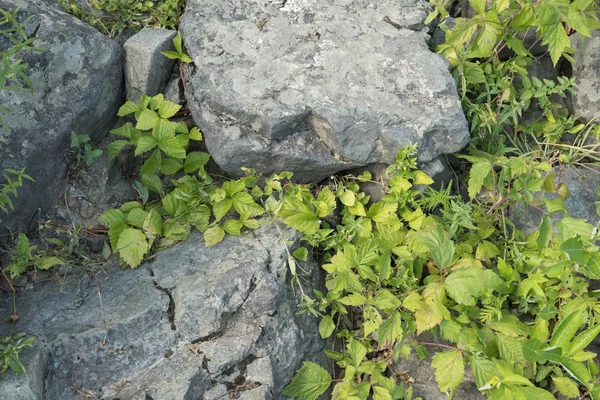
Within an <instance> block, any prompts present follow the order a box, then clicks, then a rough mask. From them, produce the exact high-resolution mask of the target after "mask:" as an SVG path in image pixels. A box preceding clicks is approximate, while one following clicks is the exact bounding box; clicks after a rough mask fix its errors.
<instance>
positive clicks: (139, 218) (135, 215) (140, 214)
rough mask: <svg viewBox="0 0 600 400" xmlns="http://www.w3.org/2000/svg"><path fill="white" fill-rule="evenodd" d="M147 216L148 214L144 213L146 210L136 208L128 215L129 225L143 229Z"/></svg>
mask: <svg viewBox="0 0 600 400" xmlns="http://www.w3.org/2000/svg"><path fill="white" fill-rule="evenodd" d="M147 215H148V212H147V211H144V209H142V208H134V209H133V210H131V211H130V212H129V213H128V214H127V223H128V224H129V225H133V226H135V227H136V228H141V227H142V226H143V225H144V221H145V220H146V216H147Z"/></svg>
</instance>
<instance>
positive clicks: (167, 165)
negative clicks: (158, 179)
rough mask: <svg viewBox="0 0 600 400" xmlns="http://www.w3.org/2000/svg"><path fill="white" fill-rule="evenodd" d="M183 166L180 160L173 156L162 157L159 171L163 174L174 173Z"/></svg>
mask: <svg viewBox="0 0 600 400" xmlns="http://www.w3.org/2000/svg"><path fill="white" fill-rule="evenodd" d="M181 168H183V164H182V163H181V161H180V160H176V159H174V158H164V159H163V160H162V161H161V164H160V172H162V173H163V174H165V175H174V174H176V173H177V172H179V171H180V170H181Z"/></svg>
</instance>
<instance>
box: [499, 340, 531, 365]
mask: <svg viewBox="0 0 600 400" xmlns="http://www.w3.org/2000/svg"><path fill="white" fill-rule="evenodd" d="M496 342H497V343H498V352H499V353H500V357H502V359H503V360H506V361H508V362H510V363H523V362H525V356H524V355H523V342H524V339H522V338H514V337H510V336H506V335H503V334H501V333H496Z"/></svg>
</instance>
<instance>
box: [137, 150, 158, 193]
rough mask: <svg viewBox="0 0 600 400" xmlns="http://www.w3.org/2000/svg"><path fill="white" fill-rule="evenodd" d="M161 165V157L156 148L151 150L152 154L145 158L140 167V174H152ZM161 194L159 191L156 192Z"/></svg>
mask: <svg viewBox="0 0 600 400" xmlns="http://www.w3.org/2000/svg"><path fill="white" fill-rule="evenodd" d="M161 166H162V157H161V156H160V151H159V150H158V149H156V150H154V151H153V152H152V155H151V156H150V157H149V158H148V159H147V160H146V162H145V163H144V165H142V168H140V174H142V175H154V174H156V173H157V172H159V171H160V168H161ZM161 187H162V185H161ZM157 193H159V194H161V192H157Z"/></svg>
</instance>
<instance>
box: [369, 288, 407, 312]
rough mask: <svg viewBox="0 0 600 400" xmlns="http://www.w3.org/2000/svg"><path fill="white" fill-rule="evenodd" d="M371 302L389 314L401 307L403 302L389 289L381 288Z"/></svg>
mask: <svg viewBox="0 0 600 400" xmlns="http://www.w3.org/2000/svg"><path fill="white" fill-rule="evenodd" d="M371 304H373V305H374V306H375V307H377V308H379V309H380V310H382V311H383V312H385V313H388V314H389V313H391V312H392V311H394V310H396V309H397V308H398V307H400V305H401V304H402V302H401V301H400V300H399V299H398V298H397V297H396V296H394V295H393V294H392V292H390V291H389V290H387V289H379V290H378V291H377V293H375V297H374V298H373V299H372V300H371Z"/></svg>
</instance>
